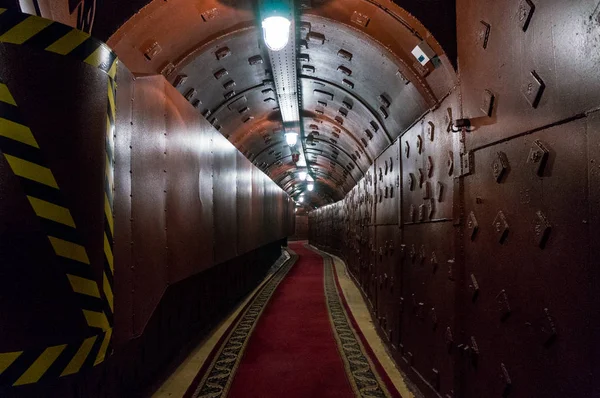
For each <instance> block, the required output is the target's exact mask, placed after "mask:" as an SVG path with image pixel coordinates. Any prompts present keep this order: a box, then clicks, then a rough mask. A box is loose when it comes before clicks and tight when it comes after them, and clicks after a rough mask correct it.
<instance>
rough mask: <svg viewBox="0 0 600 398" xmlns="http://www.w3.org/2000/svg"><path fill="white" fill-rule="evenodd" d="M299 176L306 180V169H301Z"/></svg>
mask: <svg viewBox="0 0 600 398" xmlns="http://www.w3.org/2000/svg"><path fill="white" fill-rule="evenodd" d="M298 177H300V179H301V180H302V181H304V180H306V171H301V172H300V173H298Z"/></svg>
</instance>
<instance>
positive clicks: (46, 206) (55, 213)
mask: <svg viewBox="0 0 600 398" xmlns="http://www.w3.org/2000/svg"><path fill="white" fill-rule="evenodd" d="M27 199H29V203H31V207H33V210H34V211H35V214H37V215H38V217H42V218H46V219H48V220H52V221H56V222H58V223H61V224H64V225H68V226H69V227H73V228H75V221H73V217H71V212H70V211H69V209H67V208H65V207H62V206H58V205H55V204H54V203H50V202H46V201H45V200H42V199H38V198H34V197H33V196H27Z"/></svg>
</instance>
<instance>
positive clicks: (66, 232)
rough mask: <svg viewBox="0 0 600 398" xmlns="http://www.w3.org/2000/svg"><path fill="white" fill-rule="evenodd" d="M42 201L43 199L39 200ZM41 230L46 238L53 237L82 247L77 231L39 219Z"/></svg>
mask: <svg viewBox="0 0 600 398" xmlns="http://www.w3.org/2000/svg"><path fill="white" fill-rule="evenodd" d="M40 199H43V198H40ZM39 219H40V222H41V224H42V228H43V229H44V231H46V234H47V235H48V236H53V237H55V238H59V239H62V240H66V241H68V242H72V243H75V244H77V245H81V246H83V244H82V243H81V238H80V237H79V234H78V233H77V230H76V229H75V228H73V227H70V226H68V225H65V224H61V223H59V222H56V221H52V220H48V219H46V218H42V217H39Z"/></svg>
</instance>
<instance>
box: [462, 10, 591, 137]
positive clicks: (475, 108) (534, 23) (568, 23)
mask: <svg viewBox="0 0 600 398" xmlns="http://www.w3.org/2000/svg"><path fill="white" fill-rule="evenodd" d="M597 4H598V2H597V1H595V0H583V1H577V2H565V1H561V0H547V1H526V0H523V1H510V2H494V1H479V2H478V1H471V0H458V1H457V16H458V22H457V29H458V37H459V46H458V49H459V51H458V54H459V57H458V58H459V59H460V75H461V86H462V87H461V90H462V94H463V106H464V112H465V117H468V118H473V119H475V120H473V124H474V126H475V131H474V133H473V134H471V136H470V138H469V139H468V141H467V144H468V145H469V148H477V147H479V146H481V145H485V144H488V143H491V142H495V141H498V140H501V139H504V138H506V137H508V136H512V135H516V134H519V133H522V132H526V131H530V130H532V129H537V128H540V127H543V126H546V125H549V124H551V123H555V122H556V121H558V120H562V119H568V118H571V117H572V116H574V115H576V114H581V113H583V112H584V111H587V110H589V109H592V108H595V107H597V106H598V105H599V104H600V80H599V79H598V78H597V66H598V63H599V62H600V52H598V50H597V43H596V38H597V34H598V29H599V28H600V22H598V21H599V19H598V7H597ZM485 24H487V25H488V26H489V27H490V28H489V33H487V34H486V33H485V29H486V25H485ZM486 36H487V40H486ZM484 43H487V44H486V48H484ZM532 72H534V74H532ZM540 88H543V89H542V90H541V92H539V95H540V97H539V100H538V101H537V102H538V103H537V104H535V101H536V95H537V94H538V89H540ZM485 90H489V92H490V93H491V94H493V95H494V101H493V102H494V103H493V106H492V110H491V112H490V114H491V117H490V116H488V115H486V113H487V111H488V109H485V108H486V107H487V106H488V105H484V102H485V98H486V91H485ZM532 103H533V104H534V105H535V107H534V106H532V105H531V104H532ZM482 108H484V109H485V110H482Z"/></svg>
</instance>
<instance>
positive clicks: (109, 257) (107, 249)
mask: <svg viewBox="0 0 600 398" xmlns="http://www.w3.org/2000/svg"><path fill="white" fill-rule="evenodd" d="M104 255H105V256H106V261H108V265H110V270H111V271H112V272H113V274H114V273H115V267H114V259H113V252H112V249H111V248H110V242H109V241H108V237H107V236H106V234H104Z"/></svg>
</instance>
